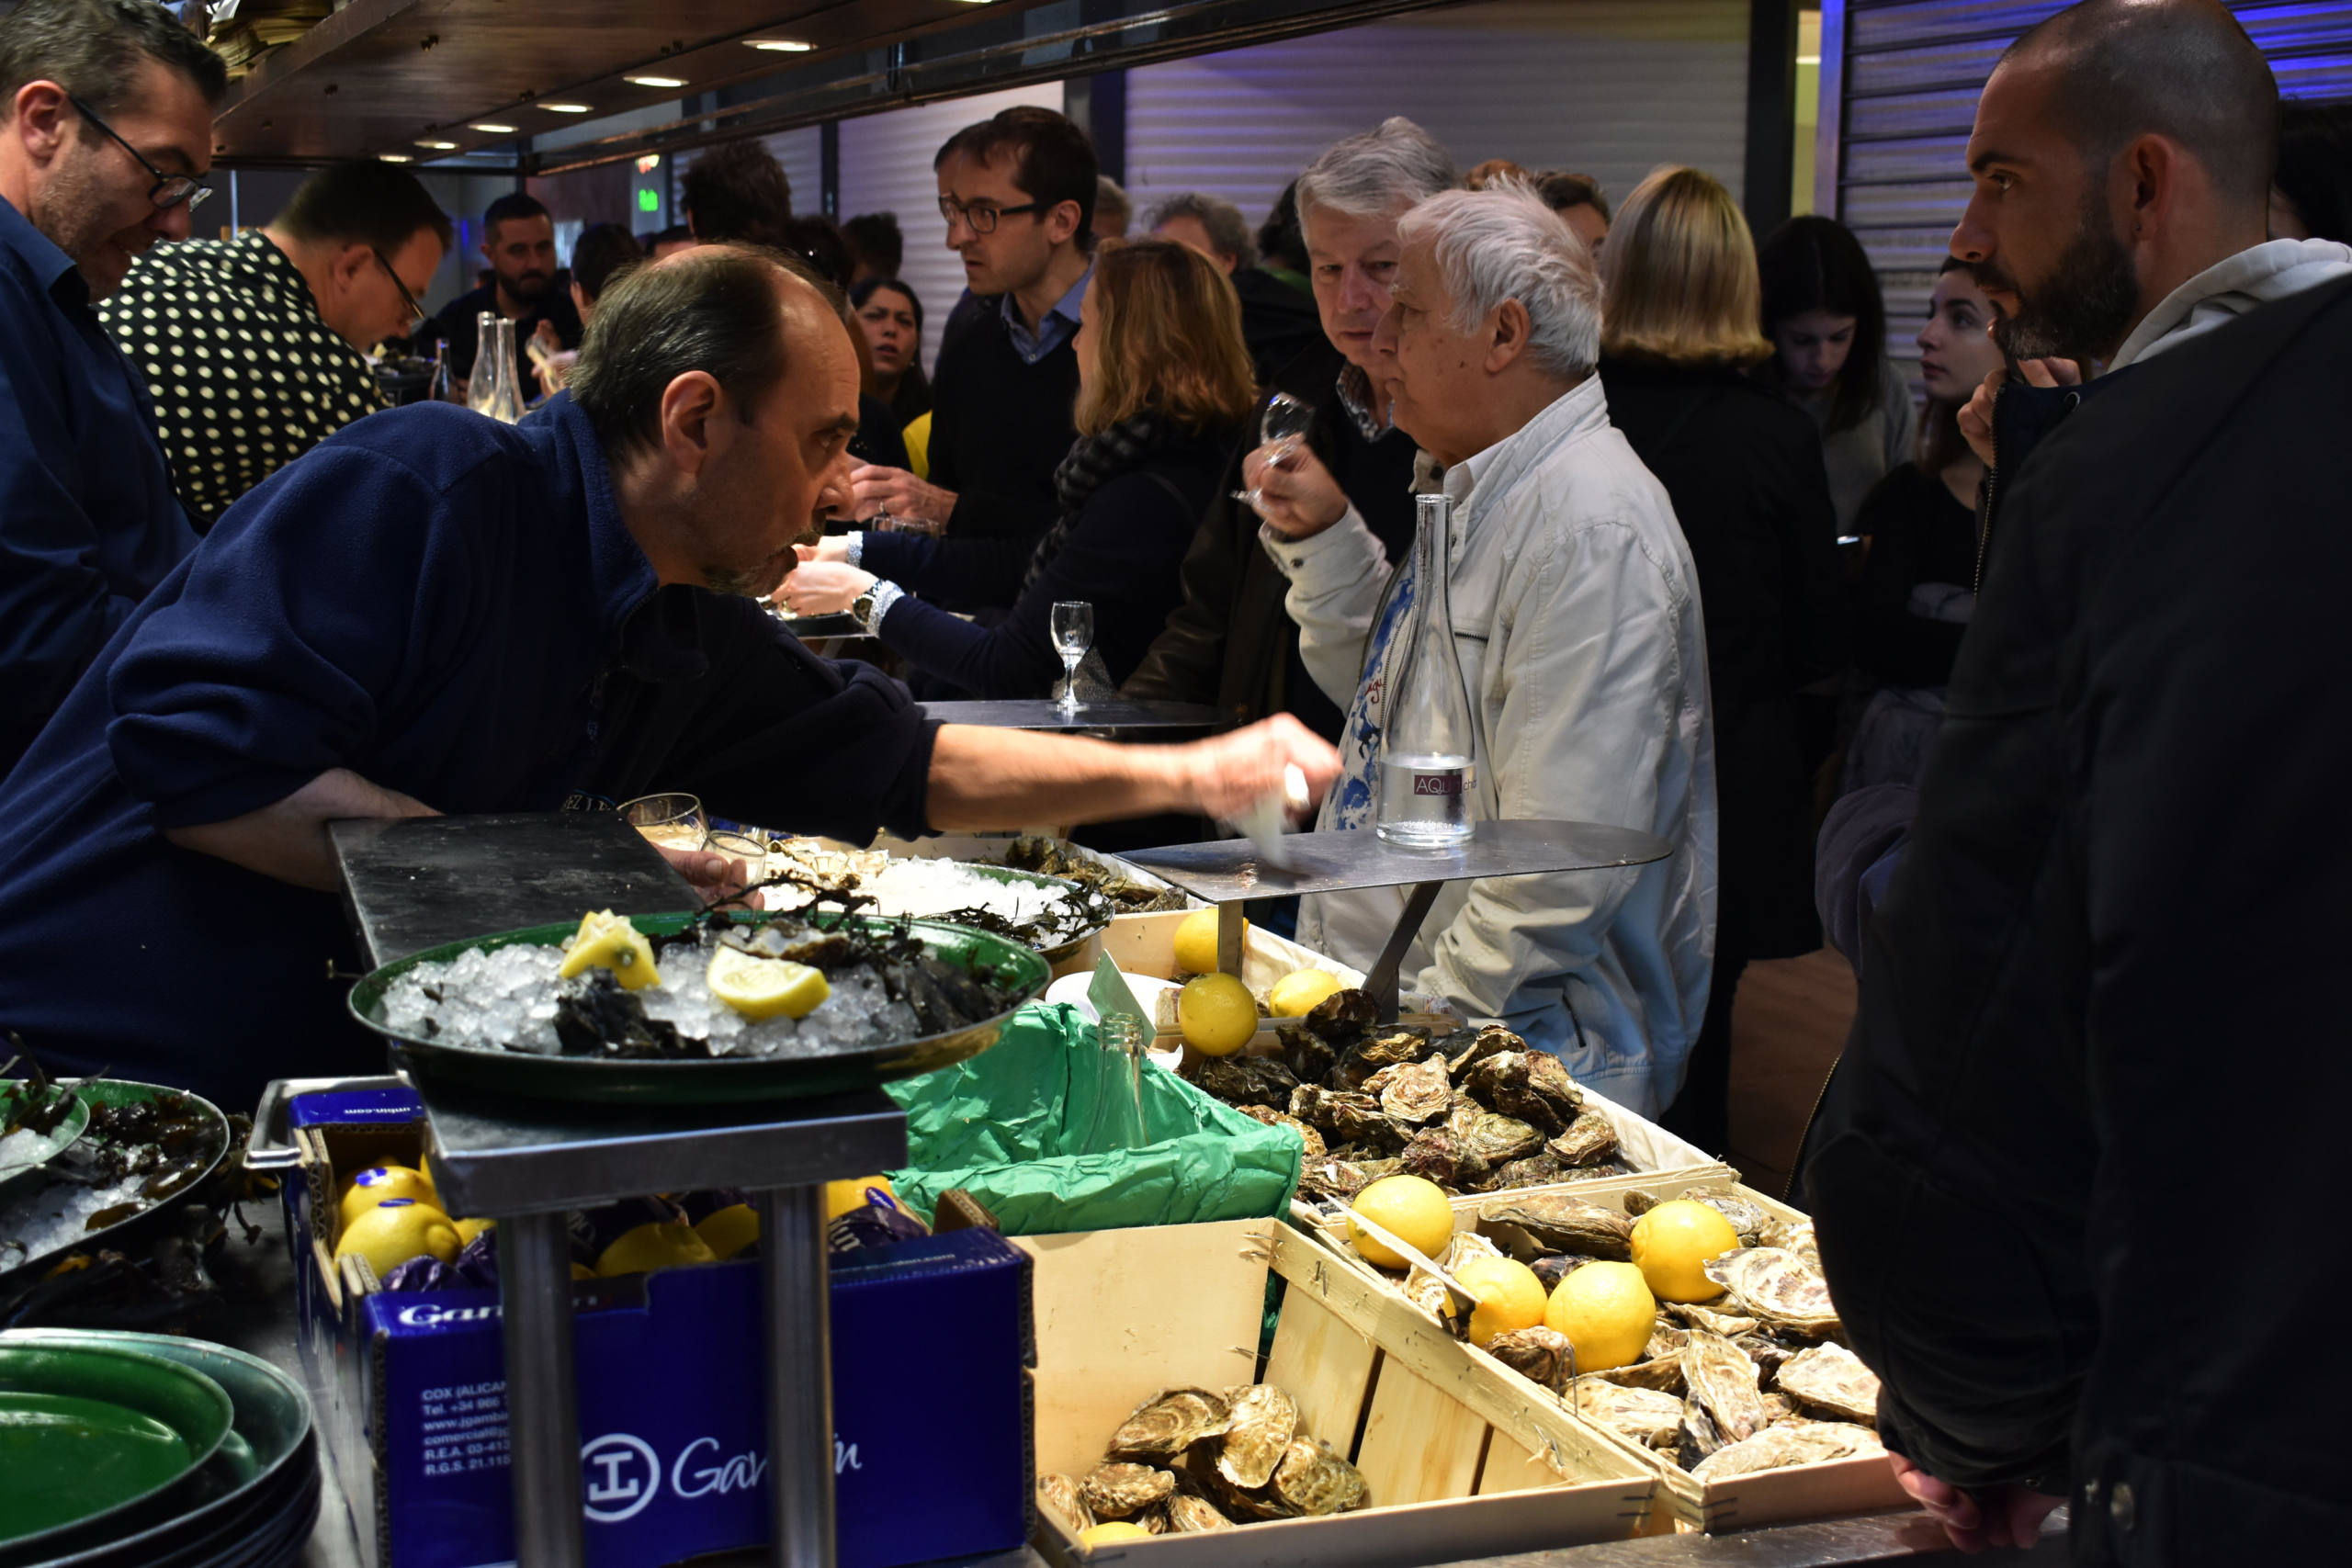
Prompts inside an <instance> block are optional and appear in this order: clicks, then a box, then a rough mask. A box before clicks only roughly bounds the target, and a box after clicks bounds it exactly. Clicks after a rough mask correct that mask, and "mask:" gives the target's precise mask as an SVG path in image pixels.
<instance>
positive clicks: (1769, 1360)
mask: <svg viewBox="0 0 2352 1568" xmlns="http://www.w3.org/2000/svg"><path fill="white" fill-rule="evenodd" d="M1729 1338H1730V1339H1731V1342H1732V1343H1733V1344H1735V1345H1736V1346H1738V1347H1739V1348H1741V1349H1743V1350H1745V1351H1747V1359H1749V1360H1751V1361H1754V1362H1755V1363H1756V1367H1757V1370H1758V1371H1760V1372H1762V1373H1763V1374H1764V1377H1765V1379H1766V1380H1767V1381H1768V1382H1769V1381H1770V1379H1772V1378H1773V1377H1774V1376H1775V1375H1777V1374H1778V1373H1779V1371H1780V1370H1781V1364H1782V1363H1783V1362H1785V1361H1787V1360H1788V1359H1789V1358H1790V1357H1792V1356H1793V1355H1795V1354H1796V1353H1797V1352H1798V1351H1800V1350H1802V1349H1804V1348H1805V1347H1804V1345H1803V1344H1802V1343H1799V1344H1792V1343H1790V1342H1789V1341H1788V1340H1787V1339H1784V1338H1782V1337H1781V1336H1779V1335H1777V1334H1775V1333H1773V1332H1772V1331H1771V1330H1770V1329H1769V1328H1761V1327H1758V1328H1751V1329H1749V1330H1748V1331H1747V1333H1745V1334H1734V1335H1731V1336H1729Z"/></svg>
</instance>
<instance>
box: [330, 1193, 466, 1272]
mask: <svg viewBox="0 0 2352 1568" xmlns="http://www.w3.org/2000/svg"><path fill="white" fill-rule="evenodd" d="M461 1245H462V1244H461V1243H460V1242H459V1241H458V1229H457V1227H456V1226H455V1225H452V1224H450V1223H449V1216H448V1215H447V1214H445V1213H442V1212H441V1211H440V1210H438V1209H436V1208H434V1207H433V1206H432V1205H431V1204H429V1203H420V1202H418V1201H416V1200H415V1199H413V1198H387V1199H385V1200H383V1201H381V1202H379V1203H378V1204H377V1205H376V1206H375V1207H374V1208H372V1209H365V1210H362V1211H361V1212H360V1213H358V1214H356V1215H355V1216H354V1217H353V1218H352V1219H350V1220H349V1221H347V1222H345V1224H344V1227H343V1236H342V1239H341V1240H339V1241H337V1242H336V1243H335V1244H334V1255H335V1256H336V1257H337V1258H344V1257H349V1256H354V1255H356V1256H357V1257H360V1258H366V1259H367V1260H368V1267H369V1268H370V1269H374V1270H376V1277H377V1278H378V1279H381V1278H383V1277H384V1276H385V1275H387V1274H389V1273H390V1272H391V1271H392V1270H393V1269H397V1268H399V1267H400V1266H401V1264H403V1263H405V1262H407V1261H408V1260H409V1259H410V1258H423V1257H425V1256H427V1255H428V1254H429V1255H431V1256H432V1257H435V1258H439V1259H440V1260H441V1261H442V1262H444V1263H447V1262H450V1261H452V1260H453V1259H455V1258H456V1257H457V1256H458V1247H460V1246H461Z"/></svg>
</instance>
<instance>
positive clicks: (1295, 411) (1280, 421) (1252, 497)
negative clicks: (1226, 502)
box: [1233, 392, 1315, 508]
mask: <svg viewBox="0 0 2352 1568" xmlns="http://www.w3.org/2000/svg"><path fill="white" fill-rule="evenodd" d="M1314 427H1315V406H1314V405H1313V404H1312V403H1306V402H1301V401H1300V400H1298V399H1296V398H1294V397H1292V396H1291V395H1290V394H1289V393H1288V392H1276V393H1275V394H1274V395H1273V396H1272V397H1271V398H1268V399H1267V400H1266V412H1264V413H1263V414H1261V415H1260V416H1259V419H1258V445H1259V446H1260V447H1261V448H1263V447H1267V446H1272V447H1273V448H1274V455H1273V456H1272V457H1271V458H1269V459H1268V461H1269V462H1272V463H1280V462H1281V461H1282V460H1283V458H1284V457H1289V456H1290V455H1291V454H1292V453H1293V452H1295V451H1296V450H1297V449H1298V446H1299V443H1301V442H1303V441H1305V440H1306V433H1307V432H1308V431H1309V430H1312V429H1313V428H1314ZM1260 493H1261V492H1260V491H1257V490H1255V489H1251V490H1237V491H1234V492H1233V499H1234V500H1236V501H1241V502H1249V503H1250V506H1251V507H1253V508H1254V507H1255V506H1256V505H1257V504H1258V500H1259V496H1260Z"/></svg>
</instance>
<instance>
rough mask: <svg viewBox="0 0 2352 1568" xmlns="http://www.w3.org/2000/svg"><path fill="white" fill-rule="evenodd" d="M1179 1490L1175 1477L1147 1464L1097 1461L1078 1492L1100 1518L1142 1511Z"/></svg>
mask: <svg viewBox="0 0 2352 1568" xmlns="http://www.w3.org/2000/svg"><path fill="white" fill-rule="evenodd" d="M1175 1490H1176V1478H1175V1477H1174V1476H1173V1475H1170V1473H1169V1472H1166V1471H1164V1470H1158V1469H1155V1468H1153V1467H1152V1466H1150V1465H1148V1464H1098V1465H1096V1466H1095V1467H1094V1468H1093V1469H1092V1470H1091V1471H1089V1472H1087V1475H1086V1479H1085V1480H1084V1481H1081V1482H1080V1483H1078V1495H1079V1497H1080V1500H1082V1501H1083V1502H1084V1503H1085V1504H1086V1506H1087V1507H1088V1508H1089V1509H1090V1510H1091V1511H1092V1513H1093V1515H1094V1517H1096V1518H1098V1519H1124V1518H1128V1517H1133V1516H1134V1515H1136V1514H1140V1513H1142V1512H1143V1511H1144V1510H1145V1509H1146V1508H1148V1507H1150V1506H1152V1505H1153V1504H1154V1503H1157V1502H1159V1500H1160V1499H1161V1498H1163V1497H1165V1496H1167V1495H1169V1494H1170V1493H1171V1492H1173V1491H1175Z"/></svg>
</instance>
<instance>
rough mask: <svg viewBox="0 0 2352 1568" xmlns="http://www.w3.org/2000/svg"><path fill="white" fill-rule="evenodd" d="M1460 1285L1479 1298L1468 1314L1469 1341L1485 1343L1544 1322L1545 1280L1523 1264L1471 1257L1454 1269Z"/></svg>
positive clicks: (1506, 1260) (1511, 1259)
mask: <svg viewBox="0 0 2352 1568" xmlns="http://www.w3.org/2000/svg"><path fill="white" fill-rule="evenodd" d="M1453 1277H1454V1279H1455V1280H1459V1281H1460V1282H1461V1284H1462V1286H1463V1288H1464V1290H1466V1291H1468V1292H1470V1293H1471V1294H1472V1295H1475V1296H1476V1297H1477V1298H1478V1308H1477V1310H1476V1312H1473V1313H1472V1314H1470V1343H1471V1344H1473V1345H1484V1344H1485V1343H1487V1341H1488V1340H1489V1339H1492V1338H1493V1337H1495V1336H1496V1335H1498V1334H1516V1333H1518V1332H1519V1331H1520V1330H1521V1329H1522V1328H1532V1327H1534V1326H1535V1325H1537V1324H1539V1323H1541V1322H1543V1321H1544V1307H1545V1306H1546V1305H1547V1304H1548V1303H1546V1302H1545V1301H1544V1281H1543V1280H1539V1279H1537V1278H1536V1277H1535V1270H1534V1269H1530V1268H1529V1267H1528V1266H1527V1265H1526V1264H1524V1263H1521V1262H1519V1261H1517V1260H1516V1259H1513V1258H1472V1259H1470V1261H1469V1262H1467V1263H1464V1265H1463V1266H1462V1267H1461V1268H1459V1269H1455V1270H1454V1271H1453Z"/></svg>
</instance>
